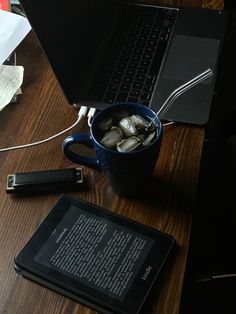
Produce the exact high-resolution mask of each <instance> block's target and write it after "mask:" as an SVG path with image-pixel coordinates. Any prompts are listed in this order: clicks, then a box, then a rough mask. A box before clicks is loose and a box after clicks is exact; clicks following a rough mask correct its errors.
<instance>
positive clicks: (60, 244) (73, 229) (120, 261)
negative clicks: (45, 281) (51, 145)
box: [34, 206, 154, 301]
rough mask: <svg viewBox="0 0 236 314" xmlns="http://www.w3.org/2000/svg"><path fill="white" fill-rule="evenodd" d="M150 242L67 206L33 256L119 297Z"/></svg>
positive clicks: (104, 220) (145, 238)
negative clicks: (63, 214) (61, 217)
mask: <svg viewBox="0 0 236 314" xmlns="http://www.w3.org/2000/svg"><path fill="white" fill-rule="evenodd" d="M153 243H154V240H153V239H151V238H148V237H147V236H145V235H142V234H139V233H137V232H134V231H132V230H130V229H128V228H126V227H123V226H121V225H119V224H117V223H114V222H110V221H108V220H107V219H105V218H100V217H98V216H96V215H94V214H92V213H89V212H86V211H85V210H83V209H81V208H78V207H75V206H71V207H70V209H69V210H68V212H67V213H66V215H65V216H64V218H63V219H62V220H61V221H60V223H59V224H58V225H57V226H56V228H55V229H54V230H53V232H52V234H51V235H50V237H49V238H48V240H47V241H46V243H45V244H44V245H43V247H42V248H41V249H40V251H39V252H38V254H37V255H36V256H35V258H34V260H35V261H36V262H38V263H40V264H42V265H44V266H46V267H50V268H52V269H55V270H56V271H59V272H62V273H63V274H65V275H66V276H70V277H72V278H73V279H75V280H78V281H80V282H81V283H83V284H86V285H88V286H90V287H92V288H96V289H98V290H99V291H101V292H102V293H105V294H107V295H110V296H112V297H114V298H117V299H119V300H120V301H122V300H123V299H124V297H125V296H126V293H127V291H128V290H129V288H130V286H131V285H132V283H133V281H134V278H135V276H136V275H137V273H138V271H139V270H140V267H141V266H142V265H143V262H144V260H145V259H146V257H147V255H148V253H149V252H150V249H151V247H152V245H153Z"/></svg>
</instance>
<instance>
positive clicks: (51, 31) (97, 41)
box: [20, 0, 116, 104]
mask: <svg viewBox="0 0 236 314" xmlns="http://www.w3.org/2000/svg"><path fill="white" fill-rule="evenodd" d="M20 3H21V5H22V7H23V9H24V11H25V13H26V15H27V17H28V19H29V22H30V24H31V26H32V28H33V30H34V31H35V33H36V36H37V37H38V40H39V42H40V44H41V45H42V48H43V49H44V51H45V54H46V56H47V58H48V60H49V62H50V64H51V66H52V69H53V71H54V73H55V75H56V77H57V79H58V81H59V83H60V85H61V87H62V90H63V92H64V93H65V95H66V97H67V99H68V100H69V102H70V103H71V104H72V103H74V102H76V101H77V100H78V98H79V97H80V94H81V92H82V90H83V88H84V87H85V85H86V83H87V82H86V79H85V77H87V75H88V72H89V71H92V70H93V69H95V65H96V60H97V58H98V57H99V54H101V53H102V47H103V44H104V41H105V39H106V36H108V33H109V32H108V30H111V29H112V24H113V23H114V14H115V11H116V10H115V5H116V0H84V1H81V0H79V1H78V0H73V1H65V0H50V1H49V0H40V1H38V0H35V1H33V0H20Z"/></svg>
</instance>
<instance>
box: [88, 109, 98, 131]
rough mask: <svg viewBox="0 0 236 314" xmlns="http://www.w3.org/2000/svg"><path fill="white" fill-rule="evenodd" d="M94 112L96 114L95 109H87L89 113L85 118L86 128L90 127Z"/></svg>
mask: <svg viewBox="0 0 236 314" xmlns="http://www.w3.org/2000/svg"><path fill="white" fill-rule="evenodd" d="M95 112H96V109H95V108H90V109H89V112H88V114H87V117H88V126H89V127H91V123H92V119H93V116H94V115H95Z"/></svg>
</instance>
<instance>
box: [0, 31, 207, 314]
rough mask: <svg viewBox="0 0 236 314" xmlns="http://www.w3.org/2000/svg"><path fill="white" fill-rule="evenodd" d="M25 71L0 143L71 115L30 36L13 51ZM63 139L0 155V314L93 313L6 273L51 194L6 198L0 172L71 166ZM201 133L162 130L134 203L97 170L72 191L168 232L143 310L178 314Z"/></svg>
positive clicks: (56, 125) (50, 127)
mask: <svg viewBox="0 0 236 314" xmlns="http://www.w3.org/2000/svg"><path fill="white" fill-rule="evenodd" d="M17 58H18V64H22V65H23V66H24V68H25V75H24V83H23V86H22V90H23V95H22V96H20V97H19V101H18V102H17V103H16V104H10V105H9V106H8V107H7V108H5V109H4V110H3V111H2V112H0V128H1V133H0V146H1V147H6V146H12V145H17V144H23V143H30V142H33V141H37V140H39V139H43V138H46V137H48V136H51V135H53V134H55V133H57V132H58V131H60V130H63V129H64V128H66V127H68V126H69V125H71V124H72V123H73V122H74V121H75V120H76V117H77V112H76V111H75V109H73V108H72V107H71V106H70V105H69V104H68V103H67V101H66V99H65V97H64V96H63V94H62V92H61V90H60V88H59V86H58V84H57V81H56V79H55V77H54V75H53V73H52V71H51V68H50V67H49V65H48V63H47V61H46V59H45V56H44V54H43V52H42V50H41V48H40V47H39V46H38V44H37V42H36V41H35V37H34V36H33V34H32V33H30V34H29V35H28V37H27V38H26V39H25V40H24V41H23V42H22V44H21V45H20V47H19V49H18V51H17ZM65 136H66V135H64V136H61V137H59V138H57V139H55V140H54V141H51V142H48V143H46V144H43V145H40V146H36V147H33V148H27V149H22V150H17V151H11V152H5V153H0V164H1V177H0V182H1V189H0V194H1V196H0V199H1V202H0V283H1V284H0V313H11V314H13V313H14V314H17V313H19V314H29V313H34V314H36V313H38V314H43V313H46V314H51V313H68V314H69V313H94V312H93V311H91V310H89V309H88V308H86V307H83V306H81V305H80V304H77V303H75V302H73V301H71V300H69V299H67V298H65V297H62V296H61V295H59V294H57V293H54V292H52V291H50V290H48V289H46V288H43V287H41V286H40V285H37V284H35V283H32V282H30V281H28V280H26V279H24V278H22V277H21V276H19V275H17V274H16V273H15V271H14V268H13V266H14V257H15V256H16V255H17V254H18V252H19V251H20V250H21V249H22V247H23V246H24V245H25V243H26V242H27V241H28V239H29V238H30V236H31V235H32V233H33V232H34V231H35V230H36V228H37V227H38V225H39V224H40V222H41V221H42V220H43V219H44V218H45V217H46V215H47V214H48V212H49V211H50V209H51V208H52V206H53V205H54V204H55V203H56V201H57V200H58V198H59V195H43V196H30V197H21V198H19V197H13V196H10V195H7V194H6V192H5V188H6V178H7V174H9V173H13V172H21V171H32V170H41V169H56V168H63V167H73V166H74V165H73V164H72V163H71V162H69V161H68V160H66V159H65V157H64V156H63V154H62V150H61V144H62V141H63V139H64V138H65ZM203 138H204V130H203V128H198V127H194V126H192V127H190V126H183V125H178V124H176V125H172V126H168V127H166V128H165V131H164V138H163V144H162V149H161V154H160V157H159V160H158V162H157V165H156V169H155V180H154V182H153V183H152V186H151V187H150V192H149V193H148V194H147V193H146V194H144V195H142V197H141V198H140V199H139V200H131V199H125V198H121V197H118V196H116V195H114V194H113V193H112V191H111V189H110V187H109V185H108V184H107V181H106V179H105V178H104V177H103V175H101V174H100V173H99V172H96V171H93V170H90V169H87V168H84V172H85V175H86V176H87V178H88V180H89V183H90V188H89V190H88V191H84V192H77V193H72V194H73V195H75V196H78V197H80V198H82V199H84V200H88V201H90V202H93V203H95V204H97V205H100V206H103V207H105V208H108V209H110V210H112V211H115V212H117V213H120V214H122V215H125V216H127V217H129V218H132V219H134V220H137V221H139V222H142V223H145V224H147V225H149V226H151V227H154V228H157V229H159V230H161V231H164V232H167V233H169V234H171V235H173V236H174V237H175V238H176V241H177V245H178V248H177V252H176V255H175V256H174V259H173V261H171V263H170V265H168V268H167V270H166V272H164V273H163V276H162V278H161V282H160V285H156V286H155V287H154V288H153V290H152V292H151V295H150V298H149V300H148V301H147V304H146V305H145V308H144V312H145V313H155V314H157V313H161V314H163V313H165V314H174V313H178V312H179V305H180V298H181V290H182V285H183V279H184V272H185V265H186V258H187V253H188V245H189V235H190V230H191V224H192V210H193V206H194V199H195V194H196V188H197V181H198V172H199V163H200V158H201V151H202V144H203Z"/></svg>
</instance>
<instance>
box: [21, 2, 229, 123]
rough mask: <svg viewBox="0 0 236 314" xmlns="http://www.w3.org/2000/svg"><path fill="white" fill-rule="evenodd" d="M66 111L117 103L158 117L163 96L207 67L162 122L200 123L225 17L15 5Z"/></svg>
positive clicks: (185, 11)
mask: <svg viewBox="0 0 236 314" xmlns="http://www.w3.org/2000/svg"><path fill="white" fill-rule="evenodd" d="M20 2H21V5H22V7H23V9H24V11H25V13H26V15H27V17H28V19H29V22H30V24H31V26H32V29H33V30H34V31H35V33H36V36H37V38H38V40H39V42H40V44H41V46H42V48H43V49H44V52H45V54H46V56H47V58H48V60H49V62H50V64H51V66H52V69H53V71H54V73H55V76H56V77H57V79H58V81H59V84H60V85H61V88H62V90H63V92H64V94H65V96H66V97H67V99H68V101H69V103H70V104H73V105H75V106H81V105H85V106H88V107H94V108H98V109H101V108H103V107H105V106H108V105H110V104H114V103H120V102H132V103H141V104H143V105H144V106H149V107H151V108H152V109H153V110H154V111H156V112H157V111H158V109H159V108H160V107H161V105H162V104H163V102H164V101H165V100H166V99H167V97H168V96H169V95H170V93H171V92H172V91H173V90H175V89H176V88H177V87H179V86H180V85H182V84H183V83H185V82H187V81H188V80H190V79H192V78H193V77H195V76H196V75H198V74H200V73H201V72H203V71H205V70H206V69H208V68H211V69H212V71H213V73H214V75H213V76H212V77H210V78H208V79H207V80H206V81H204V82H202V83H201V84H198V85H197V86H195V87H193V88H192V89H190V90H188V91H187V92H185V93H184V94H183V95H181V96H180V97H179V98H178V99H177V100H176V101H175V102H174V104H173V105H172V106H171V108H170V109H169V110H168V112H167V113H166V114H165V115H164V117H163V119H164V120H168V121H177V122H182V123H190V124H196V125H202V124H205V123H206V122H207V121H208V116H209V112H210V108H211V104H212V100H213V95H214V88H215V81H216V77H217V67H218V63H219V57H220V51H221V49H222V44H223V39H224V33H225V29H226V23H227V16H226V14H225V12H223V11H217V10H208V9H201V8H186V7H162V6H158V5H144V4H135V3H124V1H117V0H97V1H95V0H80V1H78V0H72V1H70V2H68V1H65V0H60V1H58V0H57V1H56V0H51V1H48V0H41V1H36V0H21V1H20Z"/></svg>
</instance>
